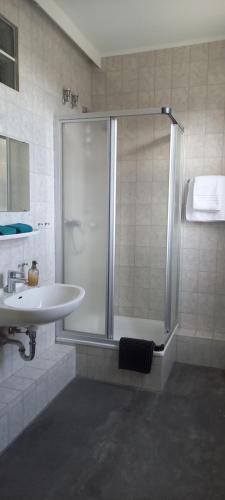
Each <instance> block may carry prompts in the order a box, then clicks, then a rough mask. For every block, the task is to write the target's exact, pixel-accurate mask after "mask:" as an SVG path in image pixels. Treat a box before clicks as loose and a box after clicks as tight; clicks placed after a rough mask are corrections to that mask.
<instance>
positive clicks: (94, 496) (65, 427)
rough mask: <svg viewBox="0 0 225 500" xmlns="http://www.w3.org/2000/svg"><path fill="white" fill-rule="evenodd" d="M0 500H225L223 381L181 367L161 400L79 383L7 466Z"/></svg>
mask: <svg viewBox="0 0 225 500" xmlns="http://www.w3.org/2000/svg"><path fill="white" fill-rule="evenodd" d="M0 498H1V499H2V500H28V499H29V500H72V499H73V500H188V499H191V500H203V499H204V500H217V499H219V500H222V499H224V498H225V375H224V372H222V371H220V370H211V369H207V368H198V367H191V366H187V365H176V366H175V367H174V369H173V372H172V374H171V377H170V379H169V381H168V384H167V386H166V389H165V390H164V392H163V393H161V394H152V393H147V392H141V391H139V390H135V389H130V388H126V387H125V388H123V387H117V386H113V385H107V384H103V383H100V382H94V381H89V380H85V379H83V380H82V379H80V380H75V381H74V382H72V383H71V384H70V385H69V386H68V387H67V388H66V389H65V390H64V391H63V393H61V395H60V396H59V397H58V398H56V399H55V401H54V402H53V403H52V404H51V405H50V406H49V407H48V408H47V410H46V411H45V412H43V414H42V415H41V416H40V417H39V418H38V419H37V420H36V421H35V422H34V423H33V424H32V425H31V426H30V427H29V428H28V429H27V430H26V431H25V433H24V434H23V435H22V436H21V437H19V439H17V441H16V442H15V443H13V444H12V446H11V447H10V448H9V449H8V450H7V451H6V452H5V453H4V454H3V455H2V456H1V457H0Z"/></svg>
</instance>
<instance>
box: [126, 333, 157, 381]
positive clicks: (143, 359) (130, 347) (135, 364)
mask: <svg viewBox="0 0 225 500" xmlns="http://www.w3.org/2000/svg"><path fill="white" fill-rule="evenodd" d="M154 346H155V344H154V342H152V341H149V340H140V339H132V338H127V337H121V339H120V343H119V368H120V369H122V370H133V371H136V372H140V373H149V372H150V371H151V366H152V357H153V351H154Z"/></svg>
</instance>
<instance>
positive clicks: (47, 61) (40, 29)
mask: <svg viewBox="0 0 225 500" xmlns="http://www.w3.org/2000/svg"><path fill="white" fill-rule="evenodd" d="M0 14H2V15H4V16H5V17H6V18H7V19H9V20H10V21H11V22H13V23H14V24H15V25H17V26H18V28H19V82H20V90H19V92H16V91H14V90H12V89H10V88H8V87H6V86H4V85H2V84H0V134H3V135H4V134H5V135H9V136H12V137H14V138H16V139H18V140H21V141H26V142H29V144H30V174H31V178H30V182H31V210H30V212H28V213H11V214H9V213H0V224H5V223H10V222H26V223H29V224H31V225H33V226H34V227H36V226H37V224H38V223H45V222H49V223H50V226H48V227H47V228H46V229H44V228H43V229H42V230H41V232H40V234H39V235H37V236H34V237H33V238H29V239H22V240H18V241H11V242H10V241H9V242H1V241H0V275H1V284H2V281H3V282H4V284H5V282H6V274H7V270H8V269H17V266H18V264H19V263H22V262H23V261H26V262H29V264H30V263H31V260H32V259H36V260H37V261H38V263H39V268H40V283H41V284H46V283H51V282H52V281H54V277H55V255H54V252H55V251H54V163H53V160H54V158H53V119H54V115H56V114H59V113H63V112H64V113H65V112H67V111H69V108H68V107H67V106H66V107H65V106H63V105H62V104H61V100H62V88H63V86H66V87H71V89H73V90H77V91H78V92H79V95H80V98H79V102H80V106H81V104H83V105H85V106H88V107H89V106H90V83H91V63H90V61H89V60H88V59H87V58H86V57H85V56H84V55H83V54H81V52H80V50H79V49H78V48H77V47H76V46H75V44H73V43H72V42H71V41H70V40H69V39H68V38H67V37H66V35H64V33H63V32H62V31H61V30H60V29H59V28H58V27H57V26H55V25H54V23H53V22H52V21H51V20H50V19H48V17H47V16H46V15H45V14H44V13H43V12H42V11H41V10H40V9H39V8H38V7H37V6H36V4H35V3H34V2H33V1H30V0H7V1H6V0H0ZM79 110H80V107H79ZM54 341H55V336H54V325H50V326H49V325H48V326H45V327H43V328H41V331H40V334H39V335H38V349H37V352H40V351H41V350H44V349H45V348H46V347H48V346H49V345H51V344H52V343H54ZM21 365H23V361H22V360H21V359H20V357H19V355H18V353H17V348H15V347H12V346H6V347H5V348H4V349H0V382H1V381H2V380H3V379H5V378H6V377H8V376H9V375H11V374H12V373H14V372H15V370H17V369H18V368H19V367H20V366H21Z"/></svg>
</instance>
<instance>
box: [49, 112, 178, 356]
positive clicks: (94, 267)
mask: <svg viewBox="0 0 225 500" xmlns="http://www.w3.org/2000/svg"><path fill="white" fill-rule="evenodd" d="M182 135H183V127H182V125H181V124H180V123H179V121H178V120H177V118H176V116H175V114H174V112H173V111H172V110H171V108H167V107H164V108H159V109H158V108H157V109H155V108H154V109H141V110H128V111H126V110H124V111H115V112H111V111H110V112H104V113H84V114H81V115H74V116H71V115H70V116H66V117H65V116H64V117H60V118H58V119H57V122H56V146H57V149H58V154H57V157H58V161H57V166H56V168H57V172H56V179H57V186H56V200H57V204H56V220H57V231H56V234H57V236H56V254H57V262H56V269H57V280H58V281H61V282H66V283H71V284H79V285H80V286H82V287H84V288H85V291H86V297H85V300H84V302H83V304H82V305H81V307H80V309H79V310H77V311H76V312H75V313H73V314H71V315H70V316H68V317H67V318H66V319H65V320H64V322H61V323H59V324H58V325H57V332H56V335H57V341H58V342H60V341H62V342H63V341H65V340H66V341H67V342H71V343H72V342H74V343H82V344H86V345H89V346H96V345H98V346H102V347H103V346H104V347H111V348H116V347H118V341H119V339H120V337H122V336H128V337H136V338H143V339H147V340H154V342H155V343H156V344H164V346H165V349H164V353H165V352H166V346H167V344H168V341H169V339H170V338H171V336H172V335H173V333H174V331H175V329H176V327H177V324H178V292H179V254H180V218H181V215H180V214H181V187H180V186H181V161H182ZM156 354H157V353H156Z"/></svg>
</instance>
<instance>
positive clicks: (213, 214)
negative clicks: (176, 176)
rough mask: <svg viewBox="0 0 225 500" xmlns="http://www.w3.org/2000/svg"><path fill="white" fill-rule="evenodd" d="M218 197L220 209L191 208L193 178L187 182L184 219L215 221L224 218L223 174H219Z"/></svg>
mask: <svg viewBox="0 0 225 500" xmlns="http://www.w3.org/2000/svg"><path fill="white" fill-rule="evenodd" d="M218 177H219V178H220V188H219V191H220V198H221V209H220V210H217V211H207V210H205V211H204V210H195V209H194V208H193V194H194V182H195V178H194V177H193V178H192V179H190V181H189V183H188V193H187V201H186V220H187V221H189V222H216V221H224V220H225V176H223V175H220V176H218Z"/></svg>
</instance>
